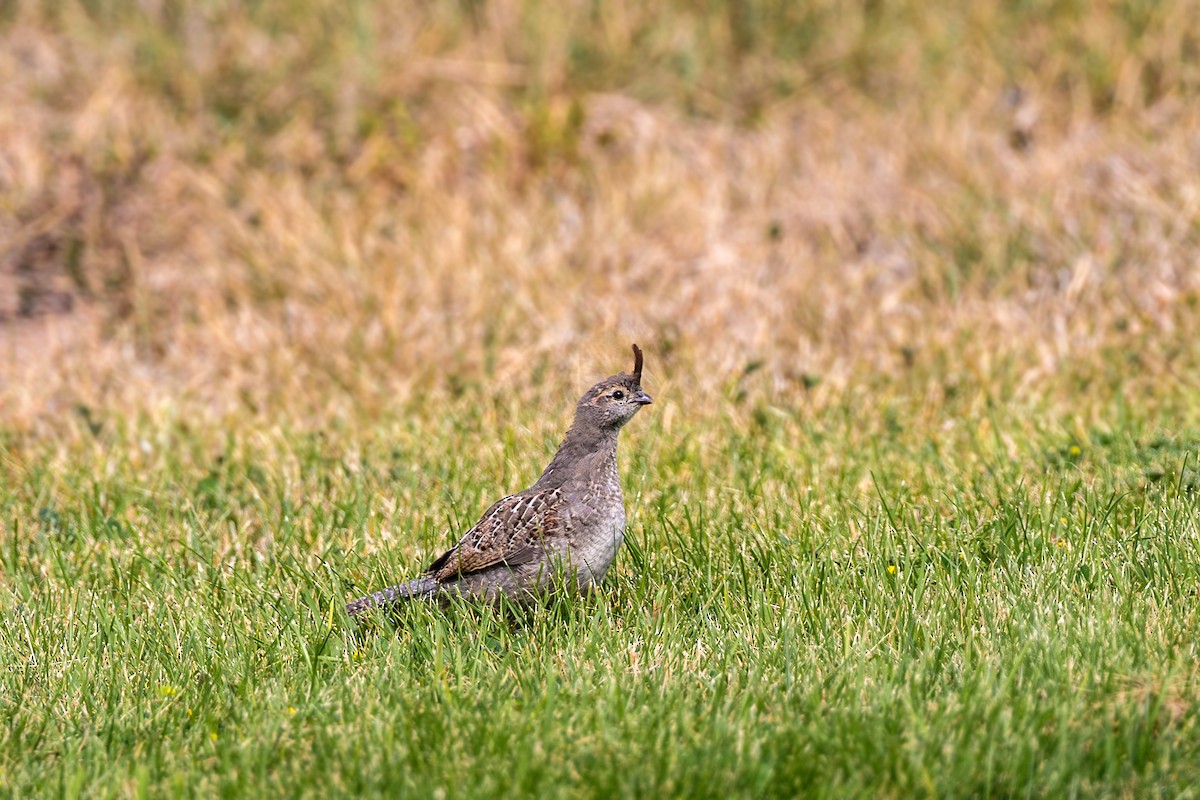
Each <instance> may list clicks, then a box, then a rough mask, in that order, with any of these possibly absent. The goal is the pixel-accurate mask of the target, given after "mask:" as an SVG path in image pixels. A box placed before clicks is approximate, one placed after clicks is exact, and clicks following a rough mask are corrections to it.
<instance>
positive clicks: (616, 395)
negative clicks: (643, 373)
mask: <svg viewBox="0 0 1200 800" xmlns="http://www.w3.org/2000/svg"><path fill="white" fill-rule="evenodd" d="M624 396H625V393H624V392H622V391H621V390H620V389H617V390H616V391H615V392H613V393H612V398H613V400H620V399H621V398H622V397H624Z"/></svg>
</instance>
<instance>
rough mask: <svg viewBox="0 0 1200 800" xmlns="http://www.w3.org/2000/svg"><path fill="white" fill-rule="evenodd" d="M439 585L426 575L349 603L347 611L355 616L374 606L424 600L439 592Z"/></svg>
mask: <svg viewBox="0 0 1200 800" xmlns="http://www.w3.org/2000/svg"><path fill="white" fill-rule="evenodd" d="M437 587H438V582H437V580H436V579H435V578H433V577H430V576H429V575H426V576H424V577H421V578H417V579H416V580H412V581H409V582H408V583H402V584H400V585H399V586H389V587H388V588H386V589H384V590H383V591H381V592H375V593H374V594H369V595H367V596H366V597H360V598H358V599H357V600H354V601H352V602H350V603H347V604H346V613H347V614H349V615H350V616H354V615H355V614H361V613H363V612H364V611H368V610H370V609H372V608H378V607H380V606H391V605H395V604H396V603H399V602H402V601H404V600H424V599H426V598H429V597H433V595H434V594H435V593H436V592H437Z"/></svg>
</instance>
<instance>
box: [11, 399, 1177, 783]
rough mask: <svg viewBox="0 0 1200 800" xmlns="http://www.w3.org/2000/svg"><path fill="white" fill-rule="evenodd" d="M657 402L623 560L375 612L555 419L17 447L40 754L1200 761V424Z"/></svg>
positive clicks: (385, 766)
mask: <svg viewBox="0 0 1200 800" xmlns="http://www.w3.org/2000/svg"><path fill="white" fill-rule="evenodd" d="M663 399H664V401H668V402H669V400H668V399H667V398H663ZM458 410H460V409H459V408H458V407H451V408H450V409H448V413H447V414H446V416H447V418H454V417H455V416H456V414H455V413H453V412H456V411H458ZM461 410H463V411H465V412H466V413H465V414H464V415H463V418H464V419H470V417H471V413H470V411H469V410H468V409H465V408H464V409H461ZM654 410H655V411H657V410H659V406H658V404H656V407H655V409H654ZM522 416H525V415H522ZM643 416H644V417H645V418H644V419H639V420H638V421H637V422H638V424H636V425H633V426H631V428H630V429H629V430H628V431H627V433H626V436H625V442H624V470H623V472H624V483H625V486H626V489H627V505H628V507H629V515H630V531H629V534H630V542H629V546H628V547H627V548H626V549H625V550H624V551H623V552H622V553H621V556H620V559H619V562H618V565H617V568H616V570H615V572H614V573H613V574H612V576H611V577H610V579H609V580H608V581H607V582H606V583H605V585H604V588H603V591H602V592H599V593H598V594H596V595H593V596H590V597H588V598H585V599H562V600H558V601H555V602H550V603H548V604H546V605H543V606H540V607H537V608H535V609H532V610H528V611H525V612H521V613H506V612H501V613H497V612H493V611H490V610H486V609H478V608H470V607H452V608H450V609H448V610H439V609H436V608H431V607H427V606H423V605H418V606H414V607H412V608H410V609H408V611H407V612H406V613H405V614H404V615H403V616H402V617H401V618H399V619H387V618H384V617H376V618H373V619H371V620H368V621H366V622H365V623H364V624H362V625H361V626H359V625H355V624H354V623H352V622H351V621H350V620H348V619H347V618H345V616H344V615H343V612H342V610H341V607H342V603H343V602H344V601H345V600H346V599H348V598H349V597H351V596H353V595H354V594H355V593H356V592H357V591H359V590H362V589H366V588H369V587H373V586H378V585H379V584H380V583H381V582H384V581H391V580H395V579H398V578H401V577H405V576H408V575H411V574H413V573H414V572H415V571H416V570H418V569H419V568H420V565H422V564H423V563H424V562H425V561H427V560H428V559H429V556H430V555H431V554H433V553H435V552H437V551H438V548H439V547H441V546H442V545H444V544H445V543H446V542H447V541H449V539H450V538H452V532H453V531H455V530H458V531H461V530H462V529H463V528H464V527H465V525H467V524H469V520H470V519H471V518H472V517H473V515H475V514H477V513H478V512H479V511H481V510H482V509H483V508H484V506H485V505H486V498H490V497H494V496H495V495H497V494H498V493H500V492H502V491H504V490H507V489H512V488H515V487H516V486H518V485H521V484H522V483H523V482H527V481H528V480H529V479H531V478H532V477H533V476H534V475H535V474H536V471H537V464H538V463H539V461H540V460H541V459H542V458H543V457H544V456H545V455H546V453H547V452H548V448H546V447H544V446H543V445H542V442H540V441H539V438H538V437H536V436H530V435H529V433H528V432H527V431H524V432H523V429H514V428H508V427H506V428H504V429H502V430H500V431H497V432H496V434H497V436H498V437H499V438H507V434H512V436H511V438H513V439H514V440H516V442H517V444H519V447H515V448H513V450H512V451H511V452H509V453H507V454H505V455H501V456H500V461H501V462H502V463H503V466H502V467H499V464H498V463H497V462H496V461H494V460H493V458H492V457H490V456H488V455H487V453H488V452H489V451H488V449H487V448H486V447H485V448H484V450H483V453H484V455H482V456H481V457H480V458H479V461H478V463H477V464H475V466H474V467H470V466H469V459H467V458H464V457H463V456H462V454H461V453H462V450H463V449H464V447H466V446H467V443H468V442H473V441H475V440H476V439H482V438H483V437H482V436H481V434H479V433H478V432H477V431H476V430H474V426H473V425H471V424H469V423H468V424H467V425H466V426H465V428H455V427H445V426H441V425H439V424H437V423H435V422H433V421H432V420H430V421H429V423H428V424H427V425H426V424H420V425H418V424H416V423H412V427H413V428H414V429H420V430H425V431H432V432H433V433H431V434H430V435H427V436H425V437H423V438H422V440H421V442H420V444H419V446H414V447H413V449H411V450H410V449H408V446H409V445H408V443H407V442H406V440H405V439H404V437H403V436H397V433H396V432H397V429H396V428H394V427H391V426H389V425H388V424H383V425H381V426H380V427H379V428H378V429H376V430H374V431H373V432H371V433H370V434H369V435H367V436H364V437H362V438H359V437H357V436H356V437H346V436H343V435H340V434H337V433H332V434H330V435H316V434H315V433H314V432H304V431H299V430H283V429H276V430H273V431H268V432H264V433H263V434H258V435H255V434H245V435H242V434H238V435H231V436H229V437H227V438H226V440H225V449H224V450H222V451H218V452H216V453H213V454H211V455H210V456H208V457H207V458H209V459H210V460H209V465H208V468H207V469H206V468H203V467H201V465H200V464H197V463H190V462H186V461H185V462H184V463H179V464H176V465H175V466H166V459H167V455H166V454H165V453H164V452H162V451H159V450H157V449H155V448H154V447H153V446H151V447H150V448H149V450H150V451H149V452H146V451H145V450H144V449H143V448H142V446H141V445H139V444H138V441H139V440H142V441H144V440H148V439H150V440H152V439H154V438H155V437H156V436H157V437H160V440H161V438H171V436H172V435H178V432H176V433H175V434H170V433H164V432H163V431H156V430H153V429H152V428H144V429H141V430H138V431H136V432H133V431H131V432H130V433H129V435H128V438H127V437H126V436H124V435H107V434H104V433H101V434H100V440H99V441H98V442H97V443H96V444H97V445H99V446H95V447H93V446H90V445H83V446H80V447H78V448H76V449H73V450H72V451H70V452H69V453H64V454H61V455H56V454H55V453H54V452H53V451H48V450H46V449H45V448H44V447H41V446H36V445H34V446H22V447H19V448H16V449H13V448H8V449H6V450H5V452H4V462H5V464H6V465H7V466H6V480H5V481H4V487H5V488H4V489H3V492H2V494H0V507H2V508H3V515H4V519H5V525H6V533H5V546H4V548H3V565H4V574H5V576H6V577H5V584H6V590H5V597H4V601H3V613H4V616H5V619H6V620H7V622H6V625H5V626H4V633H3V637H4V639H3V648H2V653H3V665H2V667H3V671H4V676H5V677H4V683H5V692H4V698H5V699H4V701H3V702H4V703H5V716H6V719H7V724H6V727H5V729H4V740H3V743H2V744H0V769H3V774H4V775H5V780H6V783H7V785H9V786H11V787H14V788H15V789H16V790H17V791H18V792H20V793H24V792H27V791H33V790H35V789H37V788H38V787H40V788H41V789H43V790H44V789H49V788H51V787H67V788H68V789H69V788H70V787H78V788H79V790H80V791H81V792H83V793H85V794H88V795H95V794H97V793H107V792H115V793H125V792H127V791H130V787H131V786H134V785H142V786H145V787H147V788H148V789H149V790H151V791H174V790H175V789H176V788H178V789H179V790H180V791H182V790H183V789H184V788H185V787H186V789H187V791H194V792H198V793H202V794H204V793H209V792H211V791H223V792H228V791H236V792H247V791H268V792H271V793H280V794H287V795H295V794H308V793H314V792H324V791H328V790H329V787H330V786H334V787H336V790H337V791H346V792H361V791H371V792H375V791H388V792H394V791H412V792H418V793H423V794H424V793H429V792H432V791H434V790H435V789H437V788H438V787H441V788H442V789H444V790H446V791H448V792H465V793H468V794H493V793H497V794H498V793H504V792H511V791H519V792H531V793H537V794H551V795H560V794H561V795H577V794H591V795H597V796H601V795H603V796H610V795H613V794H621V795H625V794H630V793H643V792H670V793H679V794H688V795H692V794H699V795H705V796H711V795H717V794H733V795H737V796H743V795H759V794H763V793H766V794H769V795H793V794H795V793H797V792H803V793H814V794H818V795H828V796H843V795H844V794H845V793H847V792H851V793H867V794H884V795H895V796H900V795H911V794H912V793H914V792H915V793H918V794H933V793H937V794H954V795H958V794H976V793H986V792H988V791H990V792H992V793H994V794H1001V795H1006V794H1017V793H1019V794H1024V793H1026V792H1028V791H1032V792H1033V793H1035V794H1045V795H1059V794H1064V793H1068V792H1085V793H1095V792H1100V793H1103V794H1110V793H1116V794H1121V793H1130V792H1132V793H1136V794H1144V793H1147V792H1149V793H1154V792H1162V793H1164V794H1166V795H1174V794H1176V793H1178V792H1179V791H1182V790H1184V789H1185V788H1186V787H1187V786H1189V785H1192V784H1193V783H1194V782H1195V781H1196V780H1197V778H1198V777H1200V776H1198V775H1197V773H1196V767H1195V765H1196V764H1197V763H1200V761H1198V757H1200V751H1198V749H1197V742H1200V738H1198V734H1200V731H1197V728H1196V725H1197V715H1196V706H1195V702H1194V697H1195V694H1196V690H1197V688H1200V687H1197V685H1196V680H1197V674H1196V670H1195V664H1196V657H1197V653H1196V652H1195V651H1196V644H1195V642H1196V641H1200V637H1198V634H1200V618H1198V616H1197V611H1196V604H1195V602H1194V593H1195V587H1196V585H1197V581H1198V579H1200V552H1198V550H1200V530H1198V529H1197V519H1200V515H1198V514H1197V511H1198V509H1197V503H1198V497H1200V495H1197V492H1196V483H1195V482H1196V473H1195V471H1194V461H1193V460H1192V459H1193V458H1194V453H1195V448H1196V446H1197V441H1198V440H1200V437H1198V436H1197V435H1196V434H1194V433H1187V432H1177V433H1160V434H1154V435H1152V436H1149V437H1147V436H1146V435H1145V434H1144V433H1142V432H1140V431H1139V430H1138V429H1137V428H1134V427H1129V428H1123V427H1120V426H1111V427H1108V428H1105V429H1103V430H1100V429H1098V430H1097V432H1096V433H1095V434H1094V436H1093V437H1092V438H1091V439H1090V440H1088V441H1086V442H1082V443H1081V442H1077V441H1074V440H1071V439H1069V438H1066V437H1064V436H1062V435H1058V434H1039V433H1037V432H1036V431H1033V430H1031V429H1030V428H1029V427H1028V425H1027V424H1026V423H1022V422H1019V421H1017V420H1016V419H1012V418H1008V417H1007V416H1004V415H1000V416H998V417H995V418H993V420H992V422H991V424H992V425H995V426H996V430H997V431H998V433H999V434H1000V435H1002V436H1004V437H1006V438H1008V439H1010V440H1011V441H1012V452H1011V454H1004V455H1003V456H998V455H997V454H996V453H995V452H993V451H990V450H989V448H988V447H986V446H981V445H980V444H979V443H978V442H977V441H975V437H974V435H973V434H971V433H968V432H965V431H964V430H963V428H965V427H966V426H965V425H964V426H962V427H960V428H957V429H951V430H949V431H943V432H941V433H931V434H915V433H913V432H911V431H905V430H904V429H905V427H906V426H905V423H906V422H908V421H909V420H908V418H907V417H906V416H904V415H903V414H900V415H898V417H897V420H896V425H897V427H896V428H895V429H894V430H893V432H892V433H890V434H888V433H883V434H879V436H881V437H882V439H881V440H877V439H876V435H875V434H871V433H868V432H864V431H863V430H859V429H857V428H865V427H869V426H864V425H862V422H863V420H862V419H859V418H858V417H857V416H856V414H855V413H853V412H851V413H848V414H845V415H840V418H839V415H821V416H818V417H816V418H812V419H808V420H804V419H787V418H776V421H775V422H774V423H773V424H774V425H775V427H774V428H773V429H771V430H770V431H769V432H768V431H764V430H762V429H760V428H757V427H755V426H753V425H751V426H749V427H743V426H740V425H737V424H736V423H735V422H734V421H733V420H728V421H726V422H724V423H713V425H714V426H715V427H706V428H705V429H704V430H699V429H680V428H678V427H677V426H675V427H672V426H669V425H666V424H664V422H663V419H662V417H661V416H660V417H655V416H654V415H653V414H649V415H643ZM643 423H644V424H643ZM689 424H694V423H689ZM538 425H539V427H540V426H541V423H539V424H538ZM813 431H820V433H821V435H820V436H815V435H814V433H813ZM689 440H690V441H695V442H698V443H699V444H700V447H699V448H698V449H693V448H689V447H687V446H686V444H685V442H687V441H689ZM396 441H399V442H400V444H399V445H396V444H395V443H394V442H396ZM176 449H178V448H176ZM882 454H886V455H882ZM946 454H953V457H946ZM142 459H146V460H147V461H148V463H145V462H143V463H141V464H139V461H140V460H142ZM489 464H490V465H489ZM498 468H499V471H500V472H505V473H507V477H506V478H505V479H504V480H499V479H498V478H497V476H496V472H497V469H498ZM682 473H686V474H687V475H688V478H687V479H686V480H681V479H680V478H679V477H678V476H679V475H681V474H682ZM501 765H503V769H501V768H500V766H501Z"/></svg>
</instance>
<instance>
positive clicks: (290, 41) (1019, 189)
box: [0, 0, 1200, 431]
mask: <svg viewBox="0 0 1200 800" xmlns="http://www.w3.org/2000/svg"><path fill="white" fill-rule="evenodd" d="M1198 88H1200V5H1197V4H1196V3H1192V2H1185V1H1183V0H1180V1H1179V2H1162V3H1159V2H1145V1H1143V0H1121V1H1119V2H1117V1H1114V2H1075V1H1073V0H1045V1H1039V0H1029V1H1027V2H1018V3H960V2H949V1H947V2H936V1H935V2H924V0H922V2H916V0H863V2H858V3H842V2H827V1H825V0H820V1H818V2H803V3H800V2H781V1H780V0H747V1H746V2H722V1H721V0H703V1H699V2H698V1H697V0H667V1H666V2H661V3H645V2H626V1H625V0H611V1H607V0H606V2H579V1H577V0H566V1H563V0H555V2H526V3H520V2H514V1H512V0H495V1H494V2H489V0H458V1H457V2H448V1H445V0H439V1H437V2H394V1H393V0H387V1H386V2H385V1H384V0H257V1H255V0H242V1H241V2H238V1H237V0H207V1H200V2H182V1H176V0H61V2H52V3H51V2H37V1H36V0H3V2H0V408H2V409H3V414H4V417H5V422H6V423H7V424H8V425H10V426H11V427H14V428H25V429H28V430H33V431H36V430H43V429H46V428H47V427H50V428H53V427H55V426H59V425H62V424H64V423H63V420H64V419H66V418H67V417H71V418H73V419H74V417H75V416H77V415H75V413H74V412H75V411H79V410H81V409H82V412H83V416H84V417H85V418H86V417H87V414H89V413H92V412H91V411H90V410H95V409H98V410H109V411H116V410H120V411H121V412H123V413H132V414H141V413H145V414H149V415H151V416H153V415H154V414H156V413H159V411H157V410H161V409H163V408H170V409H173V410H172V411H171V412H170V413H171V414H172V415H181V414H186V415H188V416H189V418H193V415H194V418H196V419H201V420H208V421H210V422H216V421H221V420H230V419H244V420H251V421H253V420H255V419H258V418H261V417H272V418H284V419H294V420H306V419H318V420H319V419H327V418H329V417H330V415H344V416H349V417H352V418H361V419H365V420H369V419H371V418H372V417H373V415H378V414H387V413H393V412H396V411H397V410H400V409H404V408H406V407H410V406H413V405H415V404H418V403H420V402H422V401H424V400H426V399H428V398H430V397H444V398H452V397H454V396H465V397H468V398H474V399H478V398H481V397H499V398H502V397H509V396H512V393H513V391H514V390H515V391H517V392H519V393H520V394H519V395H517V396H519V397H520V398H522V401H523V402H530V401H538V402H540V401H542V400H547V401H553V402H555V403H557V404H561V402H562V398H563V396H564V392H567V391H568V390H569V391H570V392H571V393H574V392H575V391H576V390H579V389H580V388H581V387H583V386H586V385H587V384H588V383H589V382H590V381H591V380H592V379H594V378H596V377H598V376H601V375H604V374H608V373H611V372H614V371H616V370H618V369H628V368H629V363H628V362H629V355H628V354H629V343H630V342H631V341H637V342H639V343H640V344H641V345H642V346H643V347H644V348H645V350H646V352H647V367H646V371H647V386H648V388H650V390H651V391H652V392H654V393H655V395H656V397H657V396H658V395H659V394H660V393H661V392H663V391H666V392H667V393H668V394H667V396H668V397H669V398H673V399H672V405H674V406H676V407H678V408H680V409H681V410H682V411H684V412H685V413H686V414H688V415H689V416H697V417H703V416H704V415H706V414H711V413H725V412H726V411H728V410H729V409H736V408H738V407H739V406H746V407H748V408H757V409H762V408H784V409H812V408H818V409H819V408H821V407H824V406H828V405H830V404H836V403H844V402H846V399H847V398H873V397H880V396H886V395H887V394H888V393H899V394H902V395H904V396H906V397H914V398H917V400H918V402H919V403H922V404H925V405H926V406H927V407H930V408H935V409H944V408H947V407H948V404H951V405H952V404H967V405H970V404H979V403H985V404H989V403H996V402H1001V403H1002V402H1009V401H1012V400H1014V399H1019V400H1020V401H1021V402H1032V403H1036V404H1042V403H1045V404H1049V405H1051V406H1054V407H1058V408H1061V409H1064V410H1069V409H1075V408H1078V409H1080V410H1081V411H1080V413H1084V414H1086V413H1087V409H1088V408H1089V407H1090V406H1092V405H1094V404H1095V403H1101V402H1102V403H1109V402H1111V401H1112V399H1113V397H1114V396H1123V397H1125V398H1126V399H1129V400H1135V401H1138V402H1149V401H1150V399H1152V398H1155V397H1159V398H1164V397H1165V398H1168V399H1169V398H1176V399H1182V398H1185V397H1186V396H1188V394H1189V393H1190V392H1193V391H1194V390H1195V388H1196V377H1195V376H1196V374H1197V373H1196V370H1195V368H1196V366H1197V363H1196V362H1197V356H1196V348H1195V346H1194V342H1195V340H1196V337H1197V333H1198V330H1197V327H1198V326H1197V321H1198V319H1200V308H1198V302H1200V270H1198V269H1197V262H1198V258H1197V256H1198V255H1200V103H1197V102H1196V98H1197V90H1198ZM551 407H553V408H557V407H558V406H557V405H554V406H551ZM156 409H157V410H156ZM565 415H566V411H565V409H564V414H563V417H564V419H565ZM85 421H86V419H85ZM562 421H563V420H558V419H557V418H556V419H555V420H554V421H553V424H554V425H555V426H556V427H558V426H560V425H561V422H562ZM78 423H79V420H77V419H76V420H75V423H74V424H78Z"/></svg>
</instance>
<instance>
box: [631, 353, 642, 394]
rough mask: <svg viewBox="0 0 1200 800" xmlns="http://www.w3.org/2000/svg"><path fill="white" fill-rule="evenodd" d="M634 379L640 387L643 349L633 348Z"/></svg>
mask: <svg viewBox="0 0 1200 800" xmlns="http://www.w3.org/2000/svg"><path fill="white" fill-rule="evenodd" d="M633 379H634V380H635V381H637V382H638V385H639V386H640V385H641V383H642V348H640V347H638V346H637V345H636V344H635V345H634V346H633Z"/></svg>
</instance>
